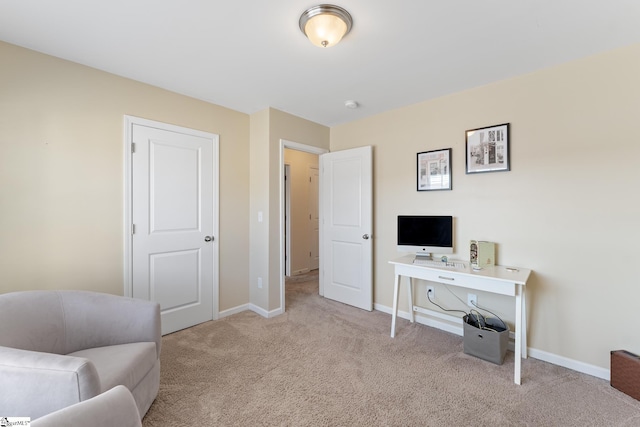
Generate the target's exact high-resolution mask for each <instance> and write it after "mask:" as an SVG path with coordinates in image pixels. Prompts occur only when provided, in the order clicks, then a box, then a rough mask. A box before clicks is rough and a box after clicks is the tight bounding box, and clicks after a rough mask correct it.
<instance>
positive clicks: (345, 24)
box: [300, 4, 353, 47]
mask: <svg viewBox="0 0 640 427" xmlns="http://www.w3.org/2000/svg"><path fill="white" fill-rule="evenodd" d="M352 25H353V19H352V18H351V15H350V14H349V12H347V11H346V10H344V9H343V8H341V7H340V6H334V5H332V4H321V5H318V6H313V7H310V8H309V9H307V10H305V12H304V13H303V14H302V16H301V17H300V30H302V32H303V33H304V35H305V36H307V37H308V38H309V40H311V43H313V44H314V45H316V46H318V47H332V46H334V45H336V44H338V42H339V41H340V40H341V39H342V37H344V36H345V35H347V34H349V31H351V26H352Z"/></svg>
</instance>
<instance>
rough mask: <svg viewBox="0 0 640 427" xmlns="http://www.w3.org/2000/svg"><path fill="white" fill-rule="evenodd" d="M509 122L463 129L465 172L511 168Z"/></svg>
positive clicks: (502, 170)
mask: <svg viewBox="0 0 640 427" xmlns="http://www.w3.org/2000/svg"><path fill="white" fill-rule="evenodd" d="M509 143H510V136H509V123H503V124H501V125H495V126H488V127H482V128H476V129H470V130H468V131H465V147H466V150H465V151H466V173H467V174H474V173H483V172H506V171H509V170H511V162H510V148H509Z"/></svg>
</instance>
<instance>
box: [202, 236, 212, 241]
mask: <svg viewBox="0 0 640 427" xmlns="http://www.w3.org/2000/svg"><path fill="white" fill-rule="evenodd" d="M212 240H213V237H211V236H204V241H205V242H210V241H212Z"/></svg>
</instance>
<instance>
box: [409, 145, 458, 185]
mask: <svg viewBox="0 0 640 427" xmlns="http://www.w3.org/2000/svg"><path fill="white" fill-rule="evenodd" d="M416 172H417V174H416V175H417V188H418V191H434V190H451V189H452V185H451V148H445V149H441V150H432V151H423V152H421V153H418V154H417V169H416Z"/></svg>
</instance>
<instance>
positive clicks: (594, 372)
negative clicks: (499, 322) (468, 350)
mask: <svg viewBox="0 0 640 427" xmlns="http://www.w3.org/2000/svg"><path fill="white" fill-rule="evenodd" d="M373 308H374V310H377V311H381V312H383V313H387V314H391V313H392V311H393V310H392V308H391V307H387V306H386V305H381V304H374V306H373ZM425 314H426V316H425ZM398 317H400V318H402V319H406V320H409V313H408V312H406V311H400V310H398ZM414 319H415V321H416V323H420V324H421V325H426V326H430V327H432V328H436V329H440V330H443V331H446V332H450V333H452V334H456V335H459V336H462V335H463V329H462V319H461V318H459V317H456V316H451V315H449V314H444V313H441V312H439V311H433V310H428V309H420V312H417V313H415V316H414ZM438 319H441V320H438ZM458 325H460V326H458ZM389 332H391V322H389ZM509 338H510V340H509V350H511V351H513V345H514V343H513V340H514V334H513V332H510V333H509ZM527 354H528V355H529V356H531V357H533V358H534V359H538V360H542V361H543V362H548V363H551V364H554V365H558V366H562V367H564V368H568V369H571V370H572V371H576V372H581V373H583V374H587V375H591V376H593V377H596V378H601V379H603V380H607V381H609V380H610V378H611V371H610V370H609V369H605V368H601V367H599V366H595V365H590V364H588V363H584V362H581V361H579V360H574V359H569V358H567V357H564V356H559V355H557V354H553V353H549V352H546V351H543V350H537V349H535V348H531V347H527Z"/></svg>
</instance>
